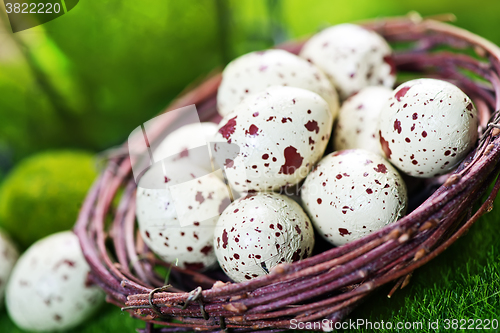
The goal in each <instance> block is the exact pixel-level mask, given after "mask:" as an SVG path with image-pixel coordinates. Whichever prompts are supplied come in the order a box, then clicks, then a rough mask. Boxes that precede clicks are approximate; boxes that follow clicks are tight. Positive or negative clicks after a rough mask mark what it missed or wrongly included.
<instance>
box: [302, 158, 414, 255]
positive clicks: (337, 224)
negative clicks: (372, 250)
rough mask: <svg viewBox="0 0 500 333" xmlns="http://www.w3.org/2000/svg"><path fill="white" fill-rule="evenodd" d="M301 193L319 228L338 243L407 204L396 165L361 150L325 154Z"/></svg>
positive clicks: (396, 216)
mask: <svg viewBox="0 0 500 333" xmlns="http://www.w3.org/2000/svg"><path fill="white" fill-rule="evenodd" d="M301 198H302V202H303V206H304V209H305V210H306V212H307V213H308V214H309V216H310V217H311V220H312V222H313V225H314V227H315V228H316V230H317V231H318V233H319V234H320V235H321V236H322V237H323V238H325V239H326V240H327V241H329V242H330V243H332V244H333V245H337V246H339V245H343V244H345V243H347V242H349V241H352V240H355V239H358V238H361V237H363V236H365V235H367V234H369V233H371V232H373V231H375V230H378V229H381V228H382V227H384V226H385V225H387V224H389V223H392V222H395V221H396V220H398V219H399V218H400V217H402V216H403V215H404V214H405V211H406V205H407V193H406V185H405V183H404V181H403V179H402V178H401V176H400V175H399V174H398V172H397V171H396V169H395V168H394V167H393V166H392V165H391V164H390V163H389V162H387V161H386V160H385V159H384V158H383V157H381V156H380V155H377V154H374V153H372V152H369V151H366V150H362V149H350V150H341V151H337V152H334V153H331V154H329V155H327V156H325V157H324V158H323V159H322V160H321V161H320V162H319V163H318V164H317V165H316V167H315V168H314V170H313V171H312V172H311V173H310V174H309V176H307V178H306V181H305V182H304V184H303V186H302V191H301Z"/></svg>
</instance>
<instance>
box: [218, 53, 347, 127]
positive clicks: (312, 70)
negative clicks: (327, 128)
mask: <svg viewBox="0 0 500 333" xmlns="http://www.w3.org/2000/svg"><path fill="white" fill-rule="evenodd" d="M271 86H289V87H298V88H303V89H306V90H310V91H313V92H315V93H317V94H318V95H320V96H321V97H323V99H324V100H325V101H326V102H327V103H328V105H329V107H330V111H331V112H332V115H333V117H336V115H337V112H338V109H339V102H338V96H337V92H336V91H335V88H334V87H333V86H332V84H331V83H330V81H329V80H328V78H327V77H326V76H325V74H324V73H323V72H322V71H321V70H320V69H319V68H317V67H316V66H315V65H313V64H311V63H310V62H308V61H306V60H304V59H302V58H300V57H298V56H296V55H294V54H292V53H290V52H287V51H284V50H267V51H259V52H252V53H248V54H245V55H243V56H241V57H239V58H237V59H235V60H233V61H232V62H230V63H229V64H228V65H227V66H226V68H225V69H224V71H223V72H222V82H221V85H220V87H219V90H218V93H217V107H218V110H219V113H220V114H221V115H222V116H225V115H227V114H228V113H229V112H231V111H232V110H233V109H234V108H235V107H236V106H237V105H238V104H239V103H240V102H241V101H242V100H243V99H244V98H246V97H247V96H249V95H251V94H254V93H257V92H260V91H262V90H265V89H266V88H268V87H271Z"/></svg>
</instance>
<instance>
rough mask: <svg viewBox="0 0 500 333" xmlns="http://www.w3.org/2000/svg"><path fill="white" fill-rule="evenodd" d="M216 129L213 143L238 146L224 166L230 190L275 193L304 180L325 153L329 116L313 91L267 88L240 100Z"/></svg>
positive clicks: (326, 108) (320, 99)
mask: <svg viewBox="0 0 500 333" xmlns="http://www.w3.org/2000/svg"><path fill="white" fill-rule="evenodd" d="M219 125H220V127H219V131H218V134H217V135H216V136H215V141H222V142H224V141H226V142H228V143H232V144H237V145H238V146H239V148H240V152H239V154H238V156H237V157H236V158H235V159H234V160H230V161H227V163H226V165H225V172H226V176H227V179H228V181H229V183H230V185H231V186H232V188H233V189H235V190H236V191H238V192H251V191H274V190H279V189H280V187H282V186H285V185H294V184H296V183H298V182H299V181H300V180H302V179H303V178H305V177H306V175H307V173H308V172H309V170H311V168H312V166H313V165H314V164H315V163H316V162H317V161H318V160H319V159H320V158H321V156H322V155H323V152H324V151H325V148H326V146H327V143H328V139H329V137H330V132H331V130H332V125H333V117H332V114H331V113H330V111H329V109H328V104H327V103H326V102H325V100H324V99H323V98H321V97H320V96H319V95H318V94H316V93H313V92H311V91H308V90H305V89H301V88H292V87H271V88H268V89H266V90H264V91H262V92H260V93H257V94H254V95H252V96H250V97H249V98H247V99H245V100H244V101H243V102H242V103H241V104H239V105H238V106H237V107H236V108H235V109H234V110H233V112H231V113H230V114H228V115H227V116H225V117H224V118H223V119H222V120H221V122H220V124H219Z"/></svg>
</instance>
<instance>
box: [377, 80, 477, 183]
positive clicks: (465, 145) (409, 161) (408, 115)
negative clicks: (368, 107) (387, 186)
mask: <svg viewBox="0 0 500 333" xmlns="http://www.w3.org/2000/svg"><path fill="white" fill-rule="evenodd" d="M477 128H478V117H477V113H476V109H475V108H474V105H473V104H472V102H471V100H470V98H469V97H467V95H466V94H465V93H463V92H462V91H461V90H460V89H459V88H458V87H456V86H455V85H453V84H451V83H448V82H446V81H441V80H436V79H418V80H412V81H408V82H406V83H403V84H402V85H400V86H399V87H398V88H396V90H395V91H394V93H393V96H391V98H390V99H389V101H388V102H387V103H386V104H385V106H384V107H383V108H382V112H381V113H380V120H379V129H380V132H379V133H380V144H381V146H382V149H383V151H384V154H385V156H386V157H387V159H389V161H391V162H392V163H393V164H394V165H395V166H396V167H398V168H399V169H400V170H402V171H404V172H405V173H407V174H409V175H411V176H414V177H434V176H439V175H442V174H445V173H448V172H450V171H451V170H452V169H453V168H455V167H456V166H457V164H458V163H460V161H461V160H462V159H463V158H464V157H465V156H466V155H467V153H468V152H469V151H470V150H471V149H472V148H473V147H474V145H475V144H476V141H477Z"/></svg>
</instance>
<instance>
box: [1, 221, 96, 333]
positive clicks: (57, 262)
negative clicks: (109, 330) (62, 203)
mask: <svg viewBox="0 0 500 333" xmlns="http://www.w3.org/2000/svg"><path fill="white" fill-rule="evenodd" d="M89 271H90V269H89V266H88V264H87V262H86V261H85V258H84V257H83V254H82V250H81V248H80V243H79V241H78V238H77V237H76V235H75V234H73V233H72V232H70V231H64V232H59V233H56V234H52V235H50V236H48V237H45V238H43V239H41V240H39V241H38V242H36V243H35V244H33V245H32V246H31V247H30V248H29V249H28V250H27V251H26V252H25V253H24V254H23V255H22V256H21V258H19V261H18V262H17V264H16V266H15V267H14V270H13V271H12V275H11V277H10V279H9V283H8V285H7V290H6V295H5V298H6V305H7V311H8V313H9V316H10V318H11V319H12V321H13V322H14V323H15V324H16V325H17V326H18V327H20V328H22V329H24V330H30V331H60V330H68V329H71V328H73V327H75V326H77V325H79V324H81V323H83V322H84V321H85V320H87V319H88V317H89V316H90V315H91V314H92V313H93V312H94V311H95V310H96V309H97V307H98V306H99V305H100V304H101V303H102V302H103V301H104V293H103V292H102V290H101V289H100V288H98V287H96V286H91V285H90V284H88V282H87V275H88V273H89Z"/></svg>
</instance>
